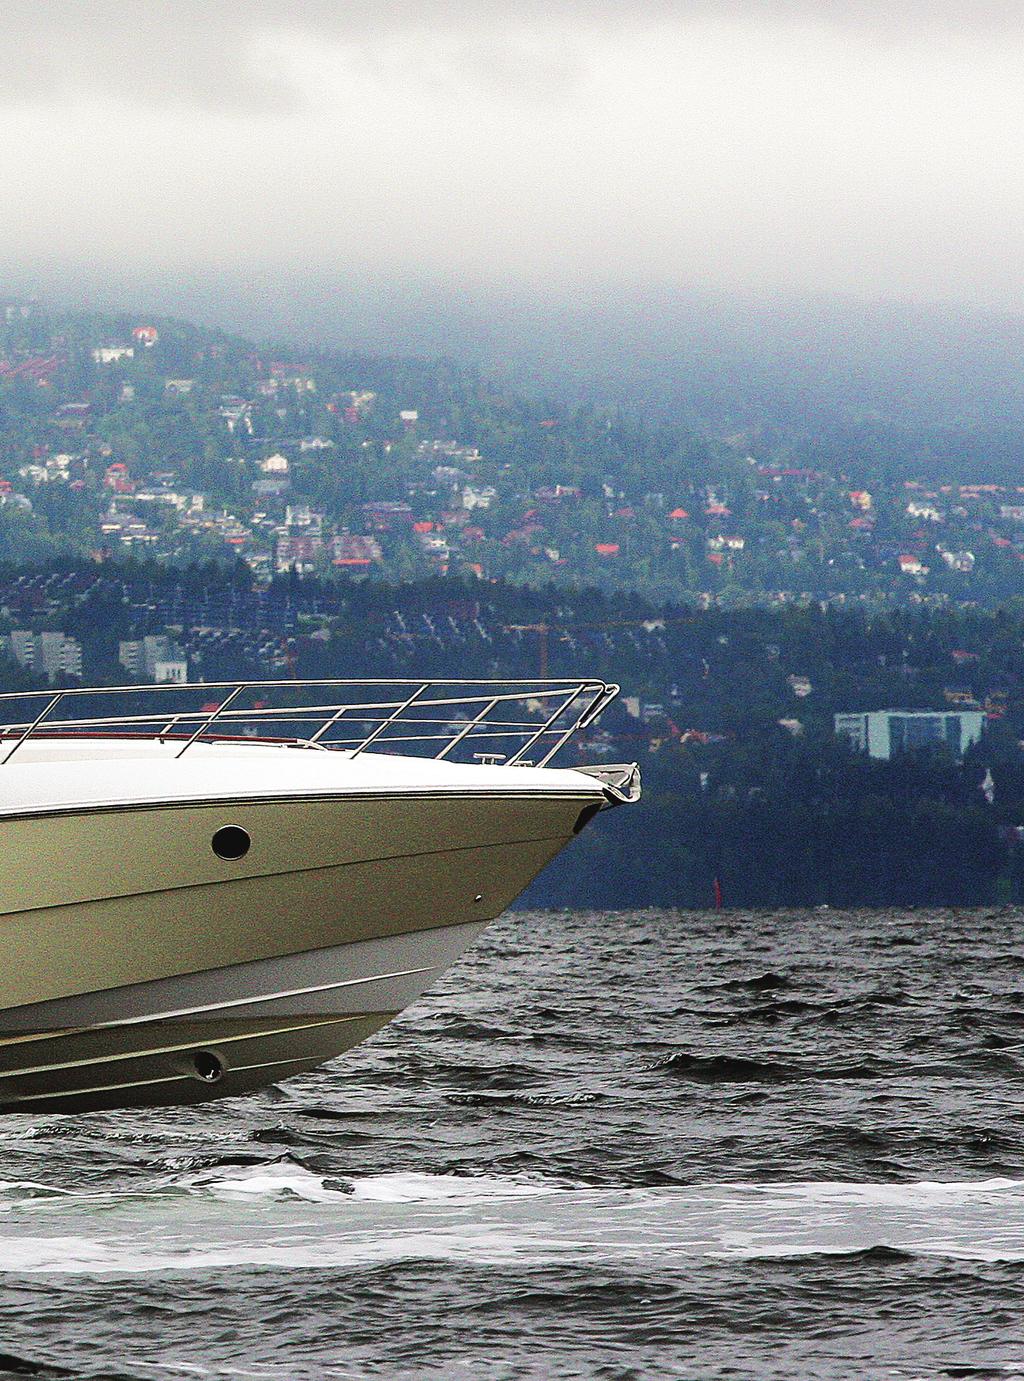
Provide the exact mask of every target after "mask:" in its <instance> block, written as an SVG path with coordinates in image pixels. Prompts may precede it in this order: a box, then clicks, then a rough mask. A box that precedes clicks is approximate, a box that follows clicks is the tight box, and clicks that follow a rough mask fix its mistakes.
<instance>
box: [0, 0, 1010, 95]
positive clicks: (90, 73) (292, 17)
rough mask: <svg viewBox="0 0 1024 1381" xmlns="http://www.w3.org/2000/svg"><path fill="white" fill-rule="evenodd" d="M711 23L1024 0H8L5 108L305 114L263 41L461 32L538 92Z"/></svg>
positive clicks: (985, 19)
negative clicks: (612, 39)
mask: <svg viewBox="0 0 1024 1381" xmlns="http://www.w3.org/2000/svg"><path fill="white" fill-rule="evenodd" d="M708 20H713V21H716V22H731V23H735V24H737V25H742V26H743V28H744V29H745V30H746V31H748V32H750V31H753V32H757V31H762V30H764V31H767V30H771V29H773V28H776V27H778V26H779V25H791V24H800V25H816V26H822V27H826V28H835V27H837V26H838V27H841V28H847V29H850V30H855V31H858V32H859V33H861V34H862V35H863V36H867V37H868V38H870V39H871V40H874V41H880V42H883V43H891V42H908V41H921V40H925V41H931V40H937V41H941V42H943V43H945V44H948V43H950V42H953V43H968V42H972V41H978V40H981V41H986V40H990V39H991V38H993V37H995V36H999V35H1003V34H1008V33H1017V34H1019V33H1021V31H1022V18H1021V10H1020V6H1019V3H1018V0H975V3H974V4H973V5H971V6H970V7H969V8H968V7H967V6H965V5H964V4H963V3H962V0H896V3H893V0H770V3H767V4H766V3H765V2H764V0H638V3H634V4H623V3H622V2H621V0H517V3H516V4H515V5H514V7H510V6H509V4H508V0H469V2H468V3H467V0H377V2H376V3H375V4H367V3H366V0H274V3H270V0H215V2H214V3H209V0H86V2H85V3H70V4H69V3H68V0H5V3H4V4H3V6H2V7H0V103H8V104H9V103H12V102H33V103H41V104H45V103H48V102H52V101H53V100H54V99H55V98H60V97H66V96H68V95H71V96H75V95H82V94H102V95H106V96H111V97H115V98H117V99H119V100H121V101H123V102H124V103H126V104H129V105H140V106H175V105H179V106H180V105H184V106H194V107H198V108H201V109H209V110H225V111H227V110H232V109H246V110H252V111H255V112H273V111H279V110H287V109H292V108H294V107H295V106H296V105H298V104H300V103H301V100H302V91H301V83H300V81H299V79H298V78H292V79H291V80H286V79H284V78H281V77H279V76H277V75H275V74H273V73H269V72H267V71H266V70H265V68H263V67H261V66H259V65H257V63H256V62H254V61H253V59H252V54H251V51H250V45H251V43H252V41H253V40H254V39H257V38H261V37H266V36H268V35H269V36H270V37H273V35H274V34H280V33H283V32H290V33H292V34H298V35H301V36H304V37H305V38H307V39H309V40H312V41H314V42H322V43H330V44H350V45H354V46H355V47H356V48H357V49H358V50H361V53H360V56H361V58H362V60H367V61H372V60H373V58H374V54H375V51H377V52H379V50H380V48H381V47H382V46H386V45H387V44H388V43H389V42H390V41H393V40H394V39H395V38H396V37H412V38H415V37H416V36H417V35H421V36H429V37H432V38H438V37H440V38H442V39H452V40H454V41H455V44H456V47H455V51H454V52H453V59H452V60H453V64H457V63H461V64H462V70H463V71H464V72H465V73H466V74H468V75H469V77H470V78H471V80H473V81H475V82H476V83H477V84H483V85H486V86H488V88H490V89H492V90H495V91H497V92H499V93H502V92H503V93H505V94H510V95H514V96H524V95H525V96H526V97H527V98H529V97H530V96H531V95H538V96H541V95H543V94H544V93H545V92H548V91H550V89H551V84H552V82H553V81H556V80H558V79H562V80H565V81H571V80H572V78H573V75H574V63H573V58H572V55H571V45H572V42H573V40H574V39H575V40H579V41H581V42H583V41H585V40H586V38H587V37H588V36H592V35H594V34H598V33H608V32H610V31H615V32H620V33H630V32H632V33H638V32H642V31H644V30H646V29H650V28H651V27H652V26H666V25H668V26H683V25H686V24H687V23H692V22H694V21H708ZM545 31H547V32H549V33H551V32H555V33H557V35H558V36H559V38H560V40H561V41H562V45H563V46H562V49H561V51H555V52H554V53H553V54H552V53H547V54H546V53H545V47H544V41H543V35H544V33H545ZM524 33H532V36H533V40H534V42H533V45H532V48H531V50H530V51H529V52H527V51H526V50H525V49H524V47H523V40H522V38H521V35H523V34H524ZM538 39H540V42H539V44H538V42H537V40H538ZM538 62H539V67H538ZM538 71H539V72H540V75H539V76H538Z"/></svg>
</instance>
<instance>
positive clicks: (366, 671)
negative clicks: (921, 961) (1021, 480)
mask: <svg viewBox="0 0 1024 1381" xmlns="http://www.w3.org/2000/svg"><path fill="white" fill-rule="evenodd" d="M870 432H871V429H870V428H864V429H861V430H860V431H850V432H848V433H847V434H845V440H844V441H842V442H841V443H840V442H838V441H833V442H832V443H826V441H825V440H824V438H818V439H817V440H816V441H814V442H813V444H812V442H811V441H810V440H809V439H808V437H807V436H806V435H803V436H801V435H798V434H796V433H790V432H786V431H779V430H775V431H773V430H772V429H770V428H767V427H765V428H761V429H760V430H759V433H758V437H757V439H756V444H754V440H755V439H754V437H753V436H752V434H750V433H743V434H736V435H706V436H698V435H695V434H694V433H693V432H691V431H688V430H687V429H686V428H685V427H683V426H682V425H680V426H670V425H668V424H667V423H666V422H665V420H664V418H662V419H661V420H659V421H656V420H655V419H654V418H653V417H648V416H647V415H646V413H645V410H644V409H643V408H642V407H636V408H634V409H631V410H630V409H625V408H621V407H619V408H610V409H606V410H603V409H601V408H600V407H599V406H598V405H597V404H596V403H588V404H587V405H585V406H583V405H575V406H570V405H568V404H567V403H565V402H561V401H559V400H558V399H557V398H556V399H554V400H550V399H540V398H538V397H536V396H531V397H527V396H525V395H519V394H515V393H513V392H510V391H509V390H507V389H505V388H503V387H501V386H499V385H498V384H496V383H494V382H489V381H488V380H487V379H486V378H484V377H483V376H481V375H480V374H478V373H475V372H473V371H471V370H466V369H461V368H457V367H455V366H454V365H452V364H450V363H446V362H443V361H440V362H438V361H435V362H424V361H416V360H402V359H382V358H374V357H369V356H365V357H364V356H357V355H351V354H342V353H330V352H297V351H295V350H291V351H289V352H282V351H275V350H271V349H265V348H262V347H260V348H257V347H256V346H254V345H252V344H251V343H249V342H246V341H243V340H240V339H237V338H233V337H229V336H226V335H222V334H218V333H215V332H212V331H208V330H200V329H197V328H193V327H191V326H188V325H186V324H183V323H181V322H176V321H168V320H163V319H158V320H154V319H152V318H148V317H146V318H144V317H139V318H128V317H126V318H122V319H115V318H111V317H99V316H95V315H86V314H79V315H57V316H55V315H52V314H49V313H48V312H46V311H45V310H43V309H42V308H40V307H38V306H36V305H33V304H29V303H22V302H13V301H12V302H8V303H6V304H5V305H4V306H3V308H2V310H0V689H3V690H6V691H21V690H27V689H39V688H43V687H48V686H54V687H58V688H59V687H65V686H66V687H73V686H76V685H81V684H83V683H87V684H88V683H91V684H117V683H119V682H123V681H125V680H128V681H134V682H146V681H152V680H158V681H176V680H182V679H185V678H188V679H192V680H201V681H205V682H212V681H218V680H232V679H235V678H239V677H244V678H248V679H259V678H263V679H272V680H280V679H288V678H294V677H299V678H302V677H345V676H348V677H351V676H373V677H381V678H397V677H403V678H404V677H421V676H422V677H430V676H435V677H453V676H462V677H520V676H531V677H544V676H574V677H575V676H582V675H586V676H602V677H605V678H606V679H608V680H611V681H615V682H618V683H619V684H620V685H621V687H622V695H621V697H620V699H619V700H618V701H617V702H616V703H615V705H613V706H612V708H611V709H610V710H609V711H608V712H607V713H606V714H605V715H604V716H603V717H602V719H601V720H600V721H599V722H598V723H597V724H596V725H595V726H594V727H593V729H592V730H591V731H590V732H589V733H588V734H587V735H586V736H585V737H584V739H583V740H582V741H581V742H580V743H579V744H577V745H575V748H574V751H575V752H576V753H577V754H578V755H581V756H582V757H583V758H585V759H588V760H591V761H595V760H596V761H602V760H603V761H609V762H612V761H632V760H634V759H635V760H638V761H639V762H640V763H641V764H642V766H643V771H644V776H645V781H646V791H645V795H644V799H643V801H642V802H641V804H640V806H639V807H638V808H637V809H635V810H630V811H621V812H615V813H613V814H612V815H610V816H609V817H608V818H607V819H605V820H602V821H601V823H600V828H595V829H593V830H589V831H586V832H584V834H583V835H582V836H581V838H580V839H579V840H578V841H577V842H576V843H575V844H574V845H573V848H572V850H570V853H569V856H568V857H567V859H566V861H565V862H564V863H556V864H555V865H554V867H553V868H552V869H550V870H548V872H546V873H545V874H544V875H543V876H542V878H541V879H540V880H539V881H538V883H537V884H535V886H534V888H533V889H532V891H531V892H530V893H529V894H528V897H527V900H528V901H530V902H532V903H535V904H538V905H577V906H578V905H594V906H600V907H609V906H632V907H635V906H644V905H679V906H707V905H709V904H711V902H712V900H713V898H714V897H715V896H716V895H718V896H721V897H723V898H724V900H725V904H726V905H730V906H755V905H757V906H790V905H792V906H806V905H816V904H817V905H820V904H829V905H916V904H920V905H945V904H948V905H964V904H977V903H996V902H1000V901H1011V900H1021V899H1022V898H1024V751H1022V742H1024V659H1022V656H1021V649H1022V647H1024V599H1022V595H1024V585H1022V580H1024V486H1017V485H1016V483H1015V478H1016V477H1017V474H1016V470H1015V465H1014V463H1013V455H1012V452H1011V451H1009V450H1006V449H1000V447H999V446H998V445H993V447H992V449H991V452H989V453H986V452H984V451H983V450H982V451H981V452H980V453H978V454H973V455H971V456H970V457H966V458H964V459H963V461H962V466H960V467H959V468H958V464H957V463H956V461H955V457H953V456H951V455H950V454H949V453H946V452H942V451H941V450H936V449H935V447H934V446H933V444H932V442H930V441H929V440H928V439H927V438H925V437H924V435H923V434H920V435H919V434H916V433H915V434H913V435H909V434H908V435H907V436H906V437H905V444H901V445H898V446H893V447H887V446H886V445H884V444H883V442H882V440H881V439H880V436H879V435H878V434H876V435H875V436H874V440H872V439H871V435H870ZM986 455H987V456H988V459H986ZM986 465H988V466H989V467H990V468H989V469H988V470H986ZM882 711H892V712H894V713H887V714H881V713H879V712H882ZM14 717H15V718H16V717H17V716H14ZM566 761H572V755H571V752H570V754H569V755H568V756H567V758H566ZM581 863H582V865H583V866H580V865H581Z"/></svg>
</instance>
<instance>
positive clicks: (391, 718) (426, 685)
mask: <svg viewBox="0 0 1024 1381" xmlns="http://www.w3.org/2000/svg"><path fill="white" fill-rule="evenodd" d="M429 689H430V682H429V681H424V682H423V684H422V685H421V686H420V688H419V690H417V691H413V693H412V695H410V696H409V699H408V700H406V701H405V703H404V704H402V705H399V707H398V709H397V710H395V711H394V712H393V713H392V714H390V715H388V717H387V719H385V720H382V721H381V723H380V724H378V725H377V727H376V729H374V731H373V733H372V734H367V736H366V738H364V739H363V741H362V743H360V744H359V746H358V747H357V748H353V750H352V754H351V756H352V757H353V758H357V757H358V756H359V754H360V753H361V752H362V751H363V749H364V748H369V746H370V744H371V743H375V742H376V741H377V739H379V738H380V736H381V734H382V733H384V731H385V729H389V728H390V727H391V725H392V724H394V722H395V720H396V719H400V718H401V716H402V715H403V714H405V712H406V710H407V709H408V708H409V706H410V705H415V703H416V701H417V700H418V699H419V698H420V696H421V695H423V694H424V693H425V692H426V691H428V690H429Z"/></svg>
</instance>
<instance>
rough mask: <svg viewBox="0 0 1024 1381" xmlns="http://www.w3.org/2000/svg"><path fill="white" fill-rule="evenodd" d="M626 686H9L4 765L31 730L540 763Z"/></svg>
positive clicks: (177, 743)
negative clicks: (38, 688) (51, 688)
mask: <svg viewBox="0 0 1024 1381" xmlns="http://www.w3.org/2000/svg"><path fill="white" fill-rule="evenodd" d="M618 691H619V687H618V686H616V685H614V684H612V683H610V682H606V681H599V680H579V681H577V680H564V681H557V680H536V681H523V680H519V681H472V680H470V681H454V680H430V679H426V680H393V681H388V680H307V681H215V682H190V683H187V684H180V683H175V682H165V683H161V684H158V685H152V686H88V687H74V688H72V689H67V690H54V691H28V692H24V693H21V692H12V693H8V694H3V695H0V766H2V765H3V764H4V763H6V762H9V761H10V760H11V758H12V757H14V755H15V754H16V753H17V752H18V751H19V750H20V749H22V748H23V747H24V745H25V744H26V743H28V742H30V741H32V740H33V739H35V740H37V741H38V740H39V739H41V738H46V739H54V738H60V739H68V738H74V737H89V738H96V737H102V738H108V737H112V738H125V737H139V738H147V739H152V740H157V741H159V742H161V743H167V744H169V745H171V746H172V747H173V748H175V749H176V751H175V752H174V756H175V757H177V758H180V757H182V756H183V755H184V754H185V753H187V752H188V751H189V749H191V748H193V746H194V745H196V744H198V743H201V742H206V743H210V742H214V741H218V742H224V741H225V740H234V739H242V740H248V741H251V740H257V741H261V742H264V743H266V742H273V743H277V744H280V745H282V746H286V747H292V748H302V749H307V750H314V751H344V752H347V753H348V755H349V756H350V757H358V756H359V754H361V753H364V752H367V751H374V752H396V751H397V752H401V753H409V754H412V755H415V756H420V757H422V756H428V757H432V758H436V759H440V758H449V757H451V758H453V759H455V760H462V761H472V760H474V759H476V760H479V759H481V758H486V759H488V760H489V761H491V762H495V763H497V762H502V763H504V764H506V765H507V766H514V765H516V764H518V765H519V766H524V765H526V764H528V763H529V764H531V765H533V766H536V767H543V766H545V765H546V764H547V763H549V762H550V761H551V759H552V758H553V757H554V755H555V754H556V753H557V752H558V751H559V749H560V748H562V747H564V745H565V744H566V743H568V741H569V740H570V739H571V738H572V736H573V734H575V733H576V732H578V731H579V730H581V729H585V728H586V727H587V726H588V725H589V724H591V723H592V722H593V720H595V719H596V718H597V716H598V715H599V714H600V713H601V711H602V710H603V709H604V708H605V706H606V705H608V704H609V702H610V701H612V700H613V699H614V698H615V696H616V695H617V694H618ZM342 697H346V698H342ZM347 697H352V698H347ZM197 700H198V701H201V702H202V703H201V704H198V705H197V704H193V703H190V702H194V701H197ZM123 706H124V707H126V708H122V707H123ZM108 707H109V708H108ZM100 709H106V710H108V712H107V713H105V714H104V713H97V712H96V711H97V710H100ZM8 712H10V718H9V719H8ZM58 712H59V714H58ZM509 716H512V717H509ZM5 721H6V722H5Z"/></svg>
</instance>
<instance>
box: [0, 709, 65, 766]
mask: <svg viewBox="0 0 1024 1381" xmlns="http://www.w3.org/2000/svg"><path fill="white" fill-rule="evenodd" d="M63 699H64V692H63V691H58V692H57V694H56V695H55V696H54V697H53V699H52V700H51V701H50V703H49V704H48V705H47V707H46V709H45V710H43V712H42V714H38V715H36V717H35V719H34V720H33V721H32V723H31V724H30V725H29V726H28V728H27V729H26V730H25V732H24V733H23V734H22V735H21V737H20V738H19V739H18V741H17V743H16V744H15V745H14V747H13V748H12V749H11V751H10V752H9V753H6V754H5V755H4V756H3V758H0V767H3V765H4V763H5V762H10V760H11V758H13V757H14V755H15V753H16V752H17V751H18V749H19V748H20V747H21V745H22V744H23V743H24V742H25V740H26V739H27V738H29V737H30V736H31V735H32V733H33V732H34V731H35V730H36V729H38V728H39V726H40V724H42V722H43V720H44V719H45V718H46V716H47V715H48V714H49V713H50V711H51V710H52V709H53V708H54V707H55V706H56V705H58V704H59V703H60V702H61V700H63Z"/></svg>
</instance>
